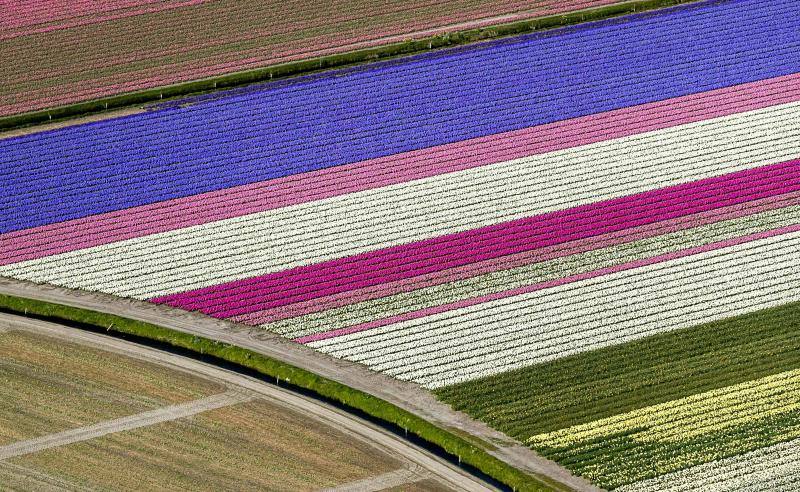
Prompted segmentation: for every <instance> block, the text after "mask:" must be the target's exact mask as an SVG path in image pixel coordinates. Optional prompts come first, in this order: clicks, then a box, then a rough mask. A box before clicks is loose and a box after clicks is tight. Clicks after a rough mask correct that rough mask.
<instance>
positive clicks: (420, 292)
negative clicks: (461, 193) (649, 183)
mask: <svg viewBox="0 0 800 492" xmlns="http://www.w3.org/2000/svg"><path fill="white" fill-rule="evenodd" d="M794 224H800V207H797V206H794V207H789V208H784V209H778V210H771V211H768V212H762V213H760V214H755V215H753V216H745V217H739V218H736V219H730V220H727V221H723V222H718V223H713V224H709V225H705V226H701V227H698V228H694V229H689V230H683V231H679V232H674V233H670V234H665V235H661V236H658V235H656V236H654V237H650V238H646V239H639V240H635V241H632V242H628V243H622V244H617V245H614V246H609V247H606V248H601V249H594V250H589V251H585V252H581V253H577V254H574V255H569V256H566V255H565V256H561V257H559V258H556V259H553V260H548V261H544V262H536V263H529V264H526V265H524V266H520V267H516V268H511V269H506V270H497V271H492V272H489V273H485V274H482V275H477V276H472V277H468V278H466V279H464V280H459V281H454V282H448V283H442V284H437V285H436V286H432V287H423V288H419V289H415V290H412V289H407V290H406V289H404V292H402V293H400V294H394V295H389V296H383V297H379V298H377V299H374V300H370V301H362V302H360V303H356V304H348V305H345V306H342V307H340V308H338V309H334V310H324V311H319V312H316V313H313V314H310V315H305V316H302V317H298V318H291V319H288V320H283V321H277V322H272V323H267V324H264V325H262V326H263V327H265V328H268V329H269V330H271V331H275V332H278V333H280V334H282V335H284V336H287V337H290V338H297V337H302V336H307V335H310V334H313V333H320V332H325V331H332V330H337V329H341V328H345V327H348V326H353V325H358V324H361V323H367V322H374V321H376V320H381V319H385V318H390V317H392V316H396V315H400V314H402V313H408V312H414V311H418V310H424V309H429V308H432V307H434V306H441V305H445V304H450V303H455V302H456V301H459V300H461V299H467V298H472V297H479V296H484V295H487V294H496V293H501V292H505V291H514V290H515V289H518V288H520V287H525V286H529V285H535V284H541V283H546V282H550V281H553V280H558V279H564V278H569V277H573V276H576V275H580V274H584V273H587V272H591V271H594V270H600V269H606V268H609V267H613V266H616V265H622V264H625V263H629V262H634V261H640V260H643V259H645V258H651V257H655V256H659V255H664V254H667V253H670V252H675V251H680V250H683V249H688V248H696V247H699V246H702V245H706V244H709V243H714V242H717V241H726V240H729V239H732V238H736V237H740V236H745V235H749V234H755V233H757V232H762V231H765V230H769V229H774V228H779V227H785V226H789V225H794Z"/></svg>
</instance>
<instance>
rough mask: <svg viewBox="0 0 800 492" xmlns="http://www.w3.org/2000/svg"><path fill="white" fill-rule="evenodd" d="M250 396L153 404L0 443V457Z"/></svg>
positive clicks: (185, 414) (165, 419)
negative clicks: (151, 407) (90, 422)
mask: <svg viewBox="0 0 800 492" xmlns="http://www.w3.org/2000/svg"><path fill="white" fill-rule="evenodd" d="M250 400H252V397H251V396H249V395H246V394H244V393H242V392H240V391H236V390H229V391H226V392H224V393H218V394H216V395H211V396H208V397H206V398H201V399H198V400H193V401H189V402H186V403H179V404H176V405H169V406H166V407H161V408H156V409H155V410H150V411H147V412H142V413H137V414H134V415H129V416H127V417H121V418H118V419H112V420H106V421H104V422H99V423H97V424H93V425H88V426H85V427H78V428H77V429H70V430H66V431H63V432H57V433H55V434H48V435H45V436H41V437H36V438H33V439H26V440H24V441H18V442H15V443H11V444H8V445H5V446H2V447H0V461H2V460H6V459H9V458H14V457H17V456H23V455H26V454H33V453H38V452H39V451H44V450H46V449H51V448H55V447H59V446H65V445H67V444H73V443H77V442H82V441H88V440H90V439H95V438H98V437H102V436H105V435H107V434H113V433H117V432H123V431H128V430H133V429H138V428H140V427H147V426H150V425H154V424H159V423H161V422H169V421H171V420H177V419H181V418H184V417H189V416H192V415H196V414H198V413H203V412H207V411H209V410H214V409H217V408H222V407H227V406H231V405H235V404H237V403H244V402H247V401H250Z"/></svg>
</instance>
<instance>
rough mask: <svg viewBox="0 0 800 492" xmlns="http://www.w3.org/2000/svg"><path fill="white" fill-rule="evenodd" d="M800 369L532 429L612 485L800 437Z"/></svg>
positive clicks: (559, 454) (534, 442) (549, 447)
mask: <svg viewBox="0 0 800 492" xmlns="http://www.w3.org/2000/svg"><path fill="white" fill-rule="evenodd" d="M799 371H800V370H797V369H794V370H789V371H786V372H782V373H779V374H775V375H770V376H766V377H763V378H760V379H757V380H753V381H746V382H742V383H739V384H736V385H732V386H728V387H723V388H719V389H715V390H712V391H708V392H705V393H700V394H695V395H691V396H688V397H685V398H681V399H678V400H673V401H669V402H665V403H661V404H658V405H653V406H649V407H643V408H639V409H636V410H633V411H631V412H628V413H625V414H620V415H615V416H613V417H609V418H607V419H602V420H598V421H594V422H588V423H586V424H582V425H578V426H574V427H570V428H566V429H560V430H557V431H554V432H551V433H547V434H542V435H536V436H532V437H531V438H529V439H528V444H529V445H531V446H532V447H534V448H535V449H538V450H540V451H541V452H543V453H544V454H545V455H546V456H549V457H551V458H555V459H557V460H558V461H559V462H561V463H562V464H564V465H566V466H568V467H570V468H571V469H572V470H574V471H576V472H577V473H580V474H581V475H584V476H587V477H589V478H592V479H594V480H595V481H596V482H598V483H599V484H601V485H602V486H604V487H607V488H615V487H618V486H620V485H623V484H629V483H633V482H636V481H640V480H644V479H648V478H652V477H654V476H658V475H662V474H665V473H670V472H674V471H677V470H681V469H684V468H690V467H692V466H696V465H700V464H703V463H706V462H708V461H712V460H715V459H719V458H726V457H729V456H737V455H740V454H743V453H747V452H750V451H753V450H756V449H758V448H761V447H764V446H769V445H771V444H773V443H775V442H776V441H777V442H780V441H781V440H792V439H795V438H797V437H800V420H798V418H797V410H798V409H800V399H799V398H798V396H800V372H799Z"/></svg>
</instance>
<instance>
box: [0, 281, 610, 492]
mask: <svg viewBox="0 0 800 492" xmlns="http://www.w3.org/2000/svg"><path fill="white" fill-rule="evenodd" d="M0 293H2V294H10V295H16V296H20V297H27V298H31V299H39V300H42V301H50V302H55V303H59V304H65V305H70V306H76V307H82V308H86V309H92V310H96V311H101V312H105V313H111V314H116V315H119V316H123V317H126V318H131V319H136V320H141V321H145V322H150V323H153V324H157V325H161V326H165V327H168V328H171V329H174V330H178V331H182V332H186V333H191V334H194V335H199V336H203V337H206V338H209V339H212V340H218V341H220V342H224V343H229V344H232V345H237V346H239V347H243V348H247V349H250V350H252V351H254V352H258V353H260V354H263V355H265V356H267V357H271V358H273V359H277V360H280V361H283V362H286V363H288V364H291V365H294V366H296V367H301V368H303V369H306V370H308V371H311V372H314V373H316V374H319V375H321V376H324V377H326V378H329V379H332V380H334V381H338V382H340V383H342V384H345V385H347V386H350V387H352V388H356V389H359V390H361V391H364V392H366V393H369V394H372V395H374V396H376V397H378V398H381V399H383V400H386V401H388V402H391V403H393V404H394V405H397V406H398V407H400V408H403V409H404V410H407V411H409V412H412V413H414V414H416V415H418V416H420V417H422V418H424V419H427V420H429V421H431V422H433V423H435V424H436V425H438V426H441V427H443V428H446V429H455V430H456V433H466V434H469V435H471V436H473V437H475V438H477V439H478V440H481V441H483V442H485V443H486V447H487V449H488V450H489V451H488V452H489V453H491V454H493V455H494V456H496V457H497V458H499V459H501V460H503V461H505V462H506V463H509V464H511V465H512V466H515V467H517V468H519V469H522V470H526V471H528V472H531V473H534V474H538V475H544V476H546V477H549V478H550V479H552V480H555V481H557V482H560V483H563V484H565V485H566V487H565V490H568V489H570V488H571V489H574V490H578V491H598V490H601V489H599V488H597V487H595V486H594V485H592V484H590V483H589V482H588V481H587V480H585V479H583V478H580V477H576V476H575V475H572V474H571V473H570V472H569V471H568V470H567V469H566V468H563V467H561V466H560V465H558V464H557V463H555V462H553V461H550V460H548V459H545V458H543V457H541V456H539V455H538V454H536V453H535V452H534V451H533V450H531V449H530V448H528V447H525V446H523V445H522V444H521V443H519V442H517V441H516V440H514V439H512V438H510V437H509V436H506V435H505V434H503V433H501V432H499V431H496V430H494V429H491V428H490V427H489V426H487V425H486V424H484V423H483V422H479V421H477V420H474V419H472V418H471V417H469V416H468V415H466V414H464V413H462V412H457V411H455V410H453V409H452V408H451V407H450V406H448V405H446V404H444V403H442V402H440V401H439V400H437V399H436V398H435V397H434V396H433V394H432V393H430V392H428V391H427V390H425V389H424V388H422V387H420V386H418V385H416V384H414V383H410V382H407V381H400V380H397V379H394V378H392V377H390V376H387V375H385V374H381V373H377V372H374V371H371V370H369V369H368V368H367V367H366V366H363V365H361V364H357V363H354V362H349V361H345V360H341V359H336V358H334V357H331V356H329V355H326V354H322V353H320V352H317V351H315V350H313V349H312V348H310V347H306V346H304V345H300V344H298V343H295V342H292V341H291V340H287V339H285V338H283V337H281V336H279V335H276V334H274V333H271V332H268V331H266V330H264V329H261V328H254V327H250V326H246V325H241V324H237V323H232V322H229V321H224V320H218V319H215V318H211V317H209V316H206V315H203V314H200V313H194V312H188V311H183V310H180V309H176V308H171V307H168V306H164V305H156V304H151V303H148V302H143V301H138V300H133V299H123V298H119V297H115V296H111V295H107V294H102V293H97V292H85V291H78V290H72V289H65V288H62V287H56V286H52V285H39V284H35V283H33V282H27V281H20V280H16V279H9V278H3V277H0Z"/></svg>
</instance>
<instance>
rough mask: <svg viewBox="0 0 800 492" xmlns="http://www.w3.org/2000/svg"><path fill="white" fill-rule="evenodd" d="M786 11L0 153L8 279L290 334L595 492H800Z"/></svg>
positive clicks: (339, 79) (700, 5) (252, 100)
mask: <svg viewBox="0 0 800 492" xmlns="http://www.w3.org/2000/svg"><path fill="white" fill-rule="evenodd" d="M121 3H122V2H121ZM130 3H136V4H140V3H142V2H130ZM194 3H198V4H202V5H205V3H203V2H194ZM212 3H213V2H212ZM468 3H470V5H478V3H479V2H468ZM125 5H127V4H125ZM159 5H161V4H159ZM120 8H123V6H120ZM124 8H132V7H124ZM137 8H144V7H137ZM148 8H149V7H148ZM193 8H195V7H193ZM198 8H199V7H198ZM476 8H478V7H476ZM793 9H795V10H796V6H795V5H794V2H793V1H792V0H706V1H700V2H697V3H691V4H686V5H682V6H676V7H670V8H665V9H660V10H655V11H651V12H646V13H639V14H634V15H631V16H626V17H622V18H617V19H609V20H605V21H599V22H591V23H586V24H580V25H577V26H572V27H568V28H563V29H556V30H551V31H546V32H541V33H535V34H529V35H524V36H517V37H509V38H504V39H500V40H495V41H490V42H484V43H478V44H474V45H467V46H462V47H459V48H454V49H449V50H441V51H435V52H430V53H425V54H421V55H416V56H413V57H407V58H397V59H393V60H391V61H385V62H380V63H374V64H369V65H363V66H358V67H354V68H349V69H345V70H338V71H333V72H322V73H319V74H315V75H309V76H305V77H298V78H294V79H287V80H282V81H276V82H273V83H267V84H262V85H254V86H249V87H244V88H240V89H236V90H232V91H225V92H215V93H211V94H205V95H200V96H196V97H193V98H188V99H182V100H176V101H167V102H164V103H162V104H159V105H157V106H154V107H151V108H149V109H148V110H147V111H144V112H141V113H138V114H133V115H128V116H124V117H118V118H113V119H107V120H103V121H96V122H92V123H86V124H80V125H73V126H68V127H64V128H59V129H53V130H48V131H43V132H38V133H32V134H29V135H23V136H15V137H10V138H5V139H0V166H2V168H3V169H6V170H7V172H6V176H5V179H4V180H2V181H0V190H1V191H2V193H0V209H1V210H2V214H0V275H2V276H9V277H14V278H19V279H25V280H31V281H35V282H42V283H49V284H56V285H61V286H66V287H71V288H76V289H84V290H90V291H101V292H105V293H110V294H114V295H117V296H121V297H128V298H135V299H140V300H147V301H150V302H153V303H157V304H162V305H167V306H172V307H174V308H179V309H184V310H190V311H198V312H201V313H204V314H206V315H209V316H213V317H216V318H222V319H229V320H233V321H237V322H240V323H244V324H247V325H251V326H253V327H258V328H259V329H263V330H270V331H273V332H276V333H278V334H281V335H283V336H285V337H287V338H289V339H292V340H294V341H296V342H298V343H301V344H305V345H307V346H309V347H312V348H314V349H316V350H318V351H320V352H323V353H326V354H330V355H332V356H334V357H338V358H342V359H346V360H349V361H355V362H358V363H361V364H364V365H366V366H367V367H369V368H371V369H373V370H375V371H380V372H383V373H385V374H388V375H391V376H393V377H395V378H398V379H400V380H404V381H409V382H412V383H416V384H419V385H421V386H423V387H425V388H427V389H429V390H430V391H432V392H433V393H434V394H435V395H436V396H437V397H438V398H439V399H441V400H442V401H444V402H447V403H449V404H450V405H452V406H453V407H454V408H456V409H458V410H461V411H463V412H465V413H467V414H469V415H471V416H472V417H475V418H477V419H479V420H482V421H484V422H486V423H487V424H489V425H490V426H492V427H494V428H496V429H498V430H500V431H503V432H504V433H506V434H507V435H508V436H511V437H513V438H515V439H517V440H518V441H520V442H521V443H523V444H525V445H527V446H529V447H530V448H532V449H533V450H535V451H537V452H538V453H539V454H541V455H543V456H545V457H547V458H550V459H552V460H554V461H556V462H557V463H559V464H560V465H562V466H564V467H566V468H567V469H569V470H570V471H572V472H573V473H575V474H577V475H580V476H583V477H585V478H587V479H588V480H590V481H591V482H592V483H594V484H596V485H597V486H599V487H602V488H604V489H609V490H612V489H613V490H621V491H631V492H632V491H640V490H641V491H661V490H676V491H677V490H734V489H736V490H739V489H744V490H798V489H800V465H798V463H800V16H797V15H789V14H788V13H791V12H793V11H794V10H793ZM48 22H51V23H60V22H72V21H70V20H64V19H61V20H59V19H51V20H49V21H48ZM20 29H21V27H20Z"/></svg>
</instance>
